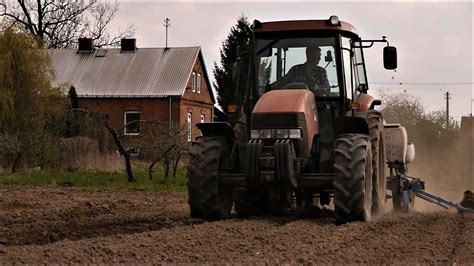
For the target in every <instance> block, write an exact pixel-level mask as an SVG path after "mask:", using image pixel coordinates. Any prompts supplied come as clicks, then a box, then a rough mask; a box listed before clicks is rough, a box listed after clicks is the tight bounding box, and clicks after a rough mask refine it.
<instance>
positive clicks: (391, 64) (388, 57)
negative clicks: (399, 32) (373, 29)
mask: <svg viewBox="0 0 474 266" xmlns="http://www.w3.org/2000/svg"><path fill="white" fill-rule="evenodd" d="M383 66H384V67H385V69H388V70H393V69H397V48H395V47H394V46H385V47H384V48H383Z"/></svg>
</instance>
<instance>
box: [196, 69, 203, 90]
mask: <svg viewBox="0 0 474 266" xmlns="http://www.w3.org/2000/svg"><path fill="white" fill-rule="evenodd" d="M201 82H202V78H201V74H200V73H198V74H197V92H198V93H201Z"/></svg>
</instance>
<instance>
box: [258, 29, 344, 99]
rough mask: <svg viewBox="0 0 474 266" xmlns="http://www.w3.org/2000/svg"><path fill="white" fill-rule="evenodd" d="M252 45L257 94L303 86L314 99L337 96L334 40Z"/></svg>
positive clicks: (259, 42)
mask: <svg viewBox="0 0 474 266" xmlns="http://www.w3.org/2000/svg"><path fill="white" fill-rule="evenodd" d="M256 44H257V47H256V48H257V49H256V51H257V64H258V87H259V93H260V94H263V93H265V92H266V91H268V90H274V89H285V88H305V87H307V88H308V89H310V90H311V91H312V92H313V93H314V94H315V96H319V97H329V96H339V82H338V78H337V77H338V75H337V65H336V61H335V56H334V55H335V54H334V52H335V49H336V48H335V47H336V38H334V37H327V38H287V39H260V40H258V41H257V42H256Z"/></svg>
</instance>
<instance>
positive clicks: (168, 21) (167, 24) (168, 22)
mask: <svg viewBox="0 0 474 266" xmlns="http://www.w3.org/2000/svg"><path fill="white" fill-rule="evenodd" d="M164 22H165V24H163V26H165V28H166V46H165V49H168V27H169V26H170V19H169V18H166V19H165V20H164Z"/></svg>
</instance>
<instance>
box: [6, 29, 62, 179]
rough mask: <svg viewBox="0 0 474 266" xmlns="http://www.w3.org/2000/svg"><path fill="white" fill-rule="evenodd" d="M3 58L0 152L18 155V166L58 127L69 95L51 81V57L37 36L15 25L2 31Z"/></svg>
mask: <svg viewBox="0 0 474 266" xmlns="http://www.w3.org/2000/svg"><path fill="white" fill-rule="evenodd" d="M0 59H1V60H0V103H1V105H0V155H2V154H3V155H4V156H5V157H6V158H8V157H11V158H14V159H13V160H14V167H13V170H14V168H15V165H16V164H17V163H18V162H19V160H20V158H22V157H23V158H24V157H25V156H27V153H30V154H31V153H38V152H40V151H35V150H34V148H37V147H38V144H40V143H44V142H45V141H46V139H48V138H49V137H50V136H51V134H53V133H55V132H57V131H58V127H57V125H58V123H56V122H57V121H58V120H61V117H62V116H63V114H64V107H65V104H64V101H65V97H64V96H63V92H62V90H61V88H55V87H53V86H52V84H51V80H52V79H53V77H54V75H53V69H52V67H51V60H50V57H49V54H48V53H47V51H46V50H45V49H43V46H42V43H41V42H40V41H38V39H37V38H36V37H34V36H32V35H30V34H27V33H22V32H15V31H14V30H13V29H11V28H10V29H6V30H5V31H3V32H0Z"/></svg>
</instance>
